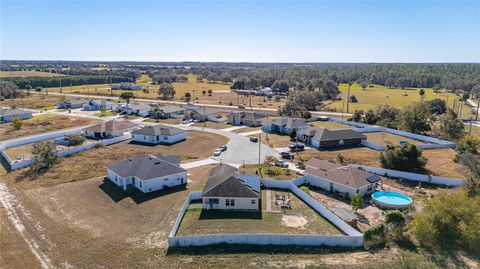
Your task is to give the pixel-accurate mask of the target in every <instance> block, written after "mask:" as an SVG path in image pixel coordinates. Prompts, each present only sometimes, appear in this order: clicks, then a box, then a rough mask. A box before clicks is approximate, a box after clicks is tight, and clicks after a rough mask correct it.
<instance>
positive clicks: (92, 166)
mask: <svg viewBox="0 0 480 269" xmlns="http://www.w3.org/2000/svg"><path fill="white" fill-rule="evenodd" d="M227 142H228V141H227V138H225V137H224V136H220V135H216V134H212V133H207V132H198V131H189V132H188V136H187V140H186V141H183V142H179V143H177V144H174V145H171V146H165V145H156V146H147V145H140V144H133V143H130V142H122V143H118V144H115V145H111V146H105V147H100V148H93V149H91V150H87V151H84V152H81V153H78V154H75V155H73V156H70V157H66V158H63V159H62V161H61V162H60V164H58V165H55V166H54V167H53V168H51V169H50V170H48V171H47V172H46V173H45V174H42V175H40V176H38V177H37V178H36V179H35V180H33V182H25V183H24V184H26V185H29V186H35V185H38V186H42V187H43V186H51V185H56V184H60V183H65V182H73V181H79V180H84V179H86V178H94V177H99V176H103V175H105V174H106V167H107V166H108V165H110V164H112V163H114V162H117V161H120V160H124V159H126V158H128V157H131V156H135V155H142V154H173V155H177V156H178V157H179V158H180V159H181V161H182V162H190V161H194V160H199V159H204V158H208V157H209V156H210V155H211V153H212V151H213V150H214V149H216V148H218V147H219V146H221V145H224V144H226V143H227ZM27 171H28V168H26V169H22V170H18V171H14V172H12V173H9V174H8V175H7V176H6V178H7V179H10V180H13V181H15V180H21V179H24V178H25V174H24V173H26V172H27Z"/></svg>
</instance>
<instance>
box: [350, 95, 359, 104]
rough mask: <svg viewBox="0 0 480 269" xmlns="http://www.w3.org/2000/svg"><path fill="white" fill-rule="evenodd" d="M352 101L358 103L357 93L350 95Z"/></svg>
mask: <svg viewBox="0 0 480 269" xmlns="http://www.w3.org/2000/svg"><path fill="white" fill-rule="evenodd" d="M350 102H352V103H357V102H358V99H357V97H356V96H355V95H351V96H350Z"/></svg>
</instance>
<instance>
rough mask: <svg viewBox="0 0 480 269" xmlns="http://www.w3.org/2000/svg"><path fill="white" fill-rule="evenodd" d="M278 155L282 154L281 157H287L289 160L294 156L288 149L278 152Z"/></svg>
mask: <svg viewBox="0 0 480 269" xmlns="http://www.w3.org/2000/svg"><path fill="white" fill-rule="evenodd" d="M280 155H281V156H282V158H285V159H289V160H292V159H293V158H294V156H293V154H292V153H291V152H290V151H284V152H282V153H280Z"/></svg>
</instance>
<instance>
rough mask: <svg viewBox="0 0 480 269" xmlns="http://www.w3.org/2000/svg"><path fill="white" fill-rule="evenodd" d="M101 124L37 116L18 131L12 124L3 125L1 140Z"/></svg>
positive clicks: (54, 116) (70, 118) (46, 115)
mask: <svg viewBox="0 0 480 269" xmlns="http://www.w3.org/2000/svg"><path fill="white" fill-rule="evenodd" d="M99 122H100V121H99V120H94V119H89V118H76V117H70V116H60V115H53V114H39V115H35V116H34V117H33V118H30V119H28V120H24V121H23V126H22V128H21V129H20V130H18V131H17V130H14V129H13V126H12V123H5V124H2V128H0V139H1V140H8V139H12V138H17V137H22V136H28V135H34V134H39V133H45V132H50V131H56V130H61V129H66V128H72V127H78V126H82V125H90V124H95V123H99Z"/></svg>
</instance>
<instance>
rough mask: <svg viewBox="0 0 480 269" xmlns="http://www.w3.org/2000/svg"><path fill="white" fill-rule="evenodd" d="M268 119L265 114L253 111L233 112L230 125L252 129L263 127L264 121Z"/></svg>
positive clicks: (230, 116) (229, 120) (229, 118)
mask: <svg viewBox="0 0 480 269" xmlns="http://www.w3.org/2000/svg"><path fill="white" fill-rule="evenodd" d="M266 118H267V115H266V114H264V113H258V112H252V111H231V112H230V115H229V116H228V123H230V124H233V125H245V126H250V127H257V126H262V121H263V120H264V119H266Z"/></svg>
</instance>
